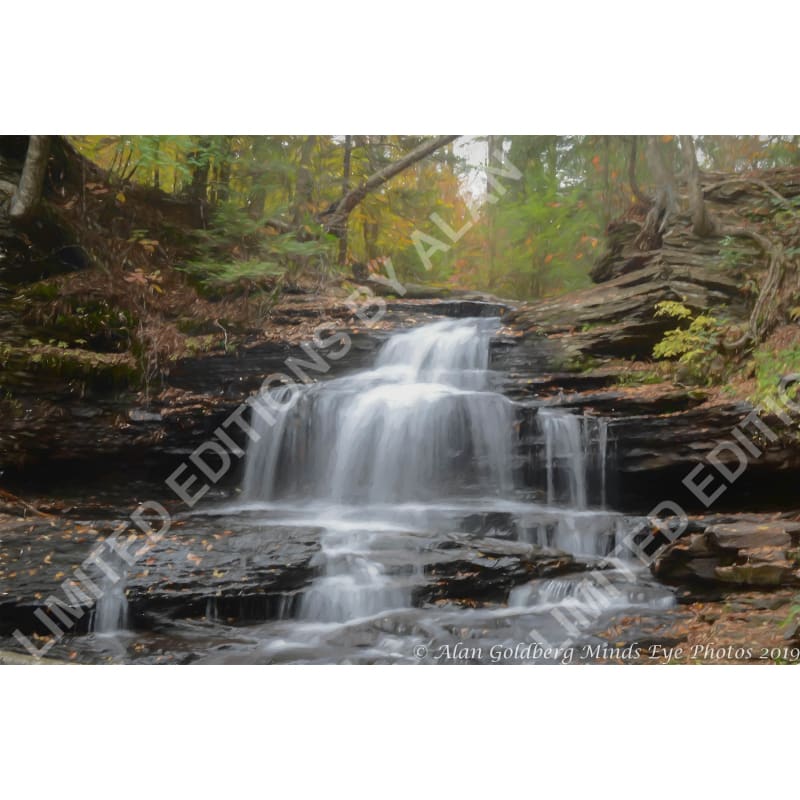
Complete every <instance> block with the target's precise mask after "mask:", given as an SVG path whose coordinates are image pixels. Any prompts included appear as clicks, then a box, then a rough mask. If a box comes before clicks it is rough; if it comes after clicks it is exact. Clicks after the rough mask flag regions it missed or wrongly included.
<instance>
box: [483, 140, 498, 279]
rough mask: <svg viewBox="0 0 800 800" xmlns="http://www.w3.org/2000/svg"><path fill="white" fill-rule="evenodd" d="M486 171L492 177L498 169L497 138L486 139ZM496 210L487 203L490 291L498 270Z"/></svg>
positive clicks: (487, 253)
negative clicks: (494, 169)
mask: <svg viewBox="0 0 800 800" xmlns="http://www.w3.org/2000/svg"><path fill="white" fill-rule="evenodd" d="M486 148H487V151H486V169H487V175H492V174H493V173H492V172H490V171H489V170H491V169H493V168H496V167H498V166H499V165H498V164H497V157H496V156H495V151H496V150H497V137H496V136H487V137H486ZM486 194H487V197H488V196H489V195H491V190H490V186H489V184H488V183H487V184H486ZM494 223H495V210H494V205H493V204H492V203H490V202H488V200H487V203H486V261H487V266H488V278H487V284H488V286H489V289H490V290H491V288H492V286H493V285H494V276H495V269H496V261H497V231H496V229H495V224H494Z"/></svg>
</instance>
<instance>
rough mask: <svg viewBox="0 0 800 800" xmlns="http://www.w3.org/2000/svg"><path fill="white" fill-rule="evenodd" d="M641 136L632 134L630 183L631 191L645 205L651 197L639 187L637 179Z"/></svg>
mask: <svg viewBox="0 0 800 800" xmlns="http://www.w3.org/2000/svg"><path fill="white" fill-rule="evenodd" d="M638 146H639V137H638V136H631V149H630V155H629V156H628V183H629V184H630V187H631V193H632V194H633V196H634V197H635V198H636V200H637V201H638V202H640V203H641V204H642V205H643V206H648V205H650V199H649V198H648V197H647V196H646V195H645V194H644V193H643V192H642V190H641V189H640V188H639V182H638V181H637V180H636V159H637V156H638V152H637V151H638Z"/></svg>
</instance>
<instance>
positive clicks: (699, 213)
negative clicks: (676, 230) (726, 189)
mask: <svg viewBox="0 0 800 800" xmlns="http://www.w3.org/2000/svg"><path fill="white" fill-rule="evenodd" d="M680 140H681V155H682V156H683V164H684V170H685V172H686V182H687V184H688V187H689V203H690V204H691V211H692V233H694V235H695V236H699V237H701V238H705V237H706V236H710V235H711V234H712V233H714V221H713V220H712V219H711V216H710V215H709V213H708V209H707V208H706V203H705V200H704V199H703V189H702V187H701V186H700V167H699V166H698V164H697V151H696V150H695V147H694V139H692V137H691V136H681V137H680Z"/></svg>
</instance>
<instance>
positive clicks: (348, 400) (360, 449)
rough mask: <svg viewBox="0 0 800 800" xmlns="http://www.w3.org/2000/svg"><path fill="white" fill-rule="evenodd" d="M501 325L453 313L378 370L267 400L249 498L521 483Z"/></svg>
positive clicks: (407, 492)
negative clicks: (495, 375) (500, 379)
mask: <svg viewBox="0 0 800 800" xmlns="http://www.w3.org/2000/svg"><path fill="white" fill-rule="evenodd" d="M493 327H496V322H495V323H492V322H491V321H489V320H485V319H473V320H447V321H444V322H436V323H432V324H430V325H425V326H423V327H420V328H416V329H414V330H411V331H408V332H405V333H402V334H398V335H396V336H393V337H392V338H390V339H389V340H388V342H386V344H385V345H384V347H383V348H382V350H381V351H380V353H379V355H378V359H377V363H376V365H375V367H374V369H372V370H366V371H364V372H360V373H356V374H354V375H348V376H346V377H342V378H337V379H335V380H330V381H324V382H321V383H316V384H311V385H303V386H291V387H287V386H282V387H280V388H278V389H276V390H273V391H272V392H270V393H269V394H267V395H266V396H264V397H262V398H261V400H260V402H261V403H263V406H262V409H261V410H262V411H265V412H266V413H258V410H255V411H254V413H253V420H252V422H251V424H252V427H253V429H254V432H255V435H256V436H257V437H258V439H259V440H258V441H257V442H255V443H253V444H252V445H251V446H250V448H249V449H248V452H247V459H246V464H245V477H244V486H243V490H244V496H245V497H246V498H248V499H250V500H279V499H286V498H299V497H303V498H304V499H308V498H311V499H317V500H327V501H330V502H334V503H351V504H352V503H376V504H380V503H398V502H410V501H424V500H433V499H440V498H442V497H446V496H452V495H454V494H459V493H463V492H464V490H465V488H466V489H468V490H471V491H475V492H479V493H481V494H483V495H487V496H505V495H508V494H509V492H511V490H512V489H513V481H512V469H511V454H512V431H513V408H512V404H511V403H510V402H509V401H508V400H507V399H506V398H505V397H503V396H502V395H500V394H497V393H495V392H492V391H489V384H488V377H487V375H488V373H487V367H488V357H489V337H490V335H491V332H492V329H493Z"/></svg>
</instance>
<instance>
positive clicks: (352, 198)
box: [320, 136, 458, 233]
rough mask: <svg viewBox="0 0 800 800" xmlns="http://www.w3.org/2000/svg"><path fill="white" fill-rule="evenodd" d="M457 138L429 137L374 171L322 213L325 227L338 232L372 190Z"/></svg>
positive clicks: (332, 231)
mask: <svg viewBox="0 0 800 800" xmlns="http://www.w3.org/2000/svg"><path fill="white" fill-rule="evenodd" d="M457 138H458V136H438V137H436V138H435V139H428V140H427V141H425V142H423V143H422V144H420V145H419V146H417V147H415V148H414V149H413V150H412V151H411V152H410V153H408V154H407V155H405V156H403V158H400V159H398V160H397V161H393V162H392V163H391V164H387V165H386V166H385V167H383V168H382V169H379V170H378V171H377V172H374V173H373V174H372V175H370V176H369V177H368V178H367V179H366V180H365V181H363V182H362V183H360V184H359V185H358V186H356V187H355V188H353V189H350V191H348V192H346V193H345V194H344V195H343V196H342V197H341V199H340V200H339V201H338V202H337V203H336V204H335V205H334V206H332V207H331V208H329V209H328V210H327V211H325V212H324V213H323V214H322V215H320V216H321V221H322V222H323V224H324V225H325V228H326V229H327V230H329V231H330V232H331V233H336V232H337V231H338V230H340V229H341V227H342V225H343V224H344V222H345V220H346V219H347V217H348V215H349V214H350V212H351V211H352V210H353V209H354V208H355V207H356V206H357V205H358V204H359V203H360V202H361V201H362V200H363V199H364V198H365V197H366V196H367V195H368V194H369V193H370V192H374V191H375V190H376V189H378V188H380V187H381V186H383V184H384V183H386V182H387V181H389V180H391V179H392V178H393V177H394V176H395V175H399V174H400V173H401V172H403V171H404V170H406V169H408V168H409V167H411V166H413V165H414V164H416V163H417V162H418V161H422V159H423V158H426V157H427V156H429V155H430V154H431V153H433V152H434V151H436V150H438V149H439V148H440V147H444V146H445V145H446V144H450V142H452V141H454V140H455V139H457Z"/></svg>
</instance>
